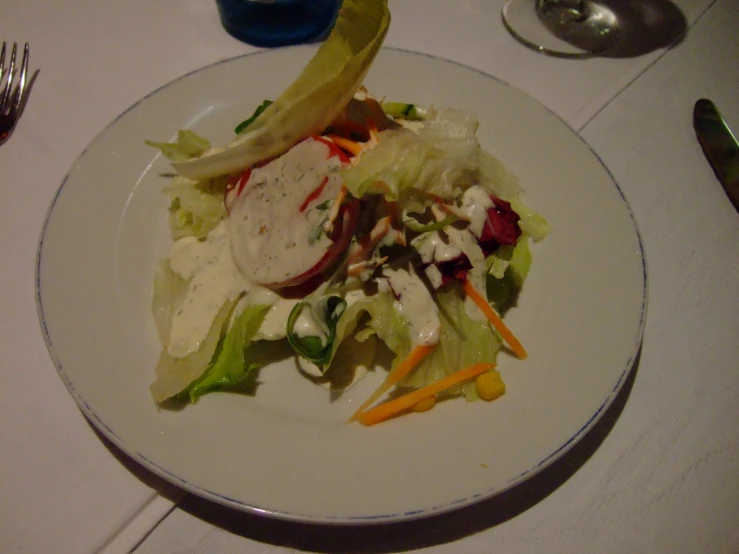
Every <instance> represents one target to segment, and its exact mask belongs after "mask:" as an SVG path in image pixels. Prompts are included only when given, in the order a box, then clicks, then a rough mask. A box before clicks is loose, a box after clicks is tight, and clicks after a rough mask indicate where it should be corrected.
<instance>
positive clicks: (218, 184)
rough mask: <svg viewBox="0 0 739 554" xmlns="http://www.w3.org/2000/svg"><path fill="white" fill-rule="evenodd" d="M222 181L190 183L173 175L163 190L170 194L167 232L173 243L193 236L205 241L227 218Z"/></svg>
mask: <svg viewBox="0 0 739 554" xmlns="http://www.w3.org/2000/svg"><path fill="white" fill-rule="evenodd" d="M224 189H225V181H224V180H223V179H211V180H208V181H203V182H197V181H192V180H190V179H188V178H186V177H182V176H181V175H177V176H175V177H174V178H173V179H172V181H171V182H170V183H169V184H168V185H167V186H166V187H164V192H165V193H167V194H168V195H169V198H170V204H169V220H168V222H169V231H170V234H171V235H172V240H178V239H181V238H182V237H189V236H195V237H197V238H205V237H206V236H207V235H208V233H210V232H211V231H212V230H213V229H214V228H215V227H216V225H218V223H220V221H221V220H222V219H223V218H224V217H226V215H227V212H226V207H225V206H224V204H223V193H224Z"/></svg>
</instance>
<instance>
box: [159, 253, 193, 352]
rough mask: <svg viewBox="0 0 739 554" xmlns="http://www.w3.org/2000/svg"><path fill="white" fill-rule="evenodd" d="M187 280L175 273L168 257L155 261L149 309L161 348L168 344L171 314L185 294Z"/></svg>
mask: <svg viewBox="0 0 739 554" xmlns="http://www.w3.org/2000/svg"><path fill="white" fill-rule="evenodd" d="M188 284H189V280H187V279H183V278H182V277H180V276H179V275H177V274H176V273H175V272H174V271H172V268H171V267H170V265H169V260H168V259H166V258H165V259H162V260H159V262H157V266H156V269H155V270H154V292H153V294H152V299H151V311H152V313H153V314H154V325H156V328H157V334H158V335H159V342H160V343H161V345H162V348H167V346H168V345H169V338H170V332H171V330H172V316H173V315H174V313H175V310H177V308H179V306H180V305H181V304H182V301H183V300H184V299H185V296H186V295H187V287H188Z"/></svg>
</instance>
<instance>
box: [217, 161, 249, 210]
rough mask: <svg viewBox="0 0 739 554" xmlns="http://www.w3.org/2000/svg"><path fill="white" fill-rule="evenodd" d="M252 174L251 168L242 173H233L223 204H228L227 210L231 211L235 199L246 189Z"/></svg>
mask: <svg viewBox="0 0 739 554" xmlns="http://www.w3.org/2000/svg"><path fill="white" fill-rule="evenodd" d="M250 176H251V168H248V169H246V170H245V171H244V172H243V173H242V174H241V175H231V176H230V177H229V178H228V181H227V182H226V190H225V191H224V194H223V204H224V206H226V211H227V212H229V213H230V212H231V205H232V204H233V199H234V198H236V197H237V196H238V195H239V194H241V191H242V190H244V187H245V186H246V182H247V181H248V180H249V177H250Z"/></svg>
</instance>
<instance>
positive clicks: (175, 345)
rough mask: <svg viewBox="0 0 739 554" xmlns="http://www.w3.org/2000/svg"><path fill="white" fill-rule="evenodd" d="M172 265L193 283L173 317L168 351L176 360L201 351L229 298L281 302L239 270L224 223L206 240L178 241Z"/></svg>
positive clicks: (256, 302)
mask: <svg viewBox="0 0 739 554" xmlns="http://www.w3.org/2000/svg"><path fill="white" fill-rule="evenodd" d="M169 265H170V268H171V269H172V271H174V272H175V273H176V274H177V275H179V276H180V277H182V278H183V279H189V280H190V282H189V284H188V287H187V293H186V296H185V299H184V300H183V302H182V304H181V305H180V306H179V307H178V308H177V311H176V312H175V313H174V314H173V316H172V329H171V332H170V342H169V346H168V347H167V352H168V353H169V354H170V355H171V356H174V357H175V358H183V357H185V356H187V355H188V354H191V353H193V352H195V351H197V350H198V349H199V348H200V344H201V343H202V341H203V340H204V339H205V337H206V336H207V335H208V331H209V330H210V327H211V324H212V323H213V320H214V319H215V317H216V315H217V314H218V312H219V310H220V309H221V307H222V306H223V304H224V303H225V302H226V301H227V300H228V299H229V298H233V297H234V296H236V295H238V294H242V293H246V299H245V301H246V302H248V303H249V304H272V303H274V302H275V301H276V300H277V299H278V296H277V295H276V294H275V293H273V292H271V291H269V290H267V289H265V288H263V287H260V286H258V285H254V284H253V283H250V282H249V281H248V280H247V279H245V278H244V276H243V275H242V273H241V272H240V271H239V270H238V268H237V267H236V265H235V264H234V262H233V258H232V257H231V245H230V241H229V235H228V227H227V224H226V222H225V221H222V222H221V223H219V224H218V225H217V226H216V227H215V228H214V229H213V230H212V231H211V232H210V233H208V236H207V237H206V239H205V240H202V241H200V240H198V239H197V238H195V237H185V238H182V239H180V240H178V241H177V242H175V243H174V245H172V249H171V250H170V252H169Z"/></svg>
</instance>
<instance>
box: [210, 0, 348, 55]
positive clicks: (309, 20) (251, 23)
mask: <svg viewBox="0 0 739 554" xmlns="http://www.w3.org/2000/svg"><path fill="white" fill-rule="evenodd" d="M216 4H217V5H218V13H219V14H220V15H221V23H222V24H223V27H224V28H225V29H226V31H228V33H229V34H230V35H232V36H234V37H236V38H237V39H239V40H242V41H244V42H247V43H249V44H253V45H254V46H284V45H287V44H297V43H300V42H305V41H308V40H311V39H313V38H316V37H317V36H319V35H320V34H321V33H323V32H324V31H326V30H328V28H329V27H330V26H331V23H332V22H333V21H334V18H335V16H336V12H337V0H216Z"/></svg>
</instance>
